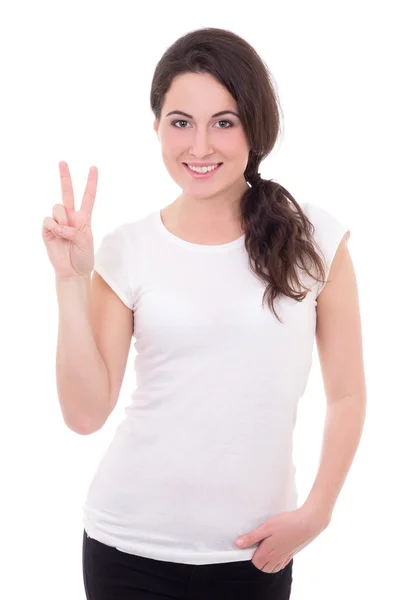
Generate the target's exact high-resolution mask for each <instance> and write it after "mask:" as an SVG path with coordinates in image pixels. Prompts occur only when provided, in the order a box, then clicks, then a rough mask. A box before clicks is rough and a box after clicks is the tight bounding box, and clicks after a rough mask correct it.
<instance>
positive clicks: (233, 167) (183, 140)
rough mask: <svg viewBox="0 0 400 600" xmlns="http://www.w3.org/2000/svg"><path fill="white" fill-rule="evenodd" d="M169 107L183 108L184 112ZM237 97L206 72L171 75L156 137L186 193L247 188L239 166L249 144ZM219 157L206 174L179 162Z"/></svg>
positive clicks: (244, 161)
mask: <svg viewBox="0 0 400 600" xmlns="http://www.w3.org/2000/svg"><path fill="white" fill-rule="evenodd" d="M172 111H184V112H185V113H186V114H187V115H190V116H185V115H182V114H177V113H176V112H174V113H173V114H169V113H172ZM221 111H233V112H234V113H238V106H237V103H236V101H235V100H234V99H233V97H232V96H231V95H230V93H229V92H228V91H227V89H226V88H225V87H224V86H223V85H221V84H220V83H219V82H218V81H216V80H215V79H214V78H213V77H212V76H211V75H209V74H208V73H183V74H181V75H178V76H176V77H175V78H174V80H173V82H172V84H171V86H170V89H169V90H168V92H167V94H166V95H165V100H164V106H163V107H162V112H161V117H160V121H159V122H158V121H157V120H156V121H155V122H154V130H155V131H156V132H157V134H158V138H159V140H160V143H161V152H162V157H163V161H164V164H165V166H166V168H167V170H168V172H169V174H170V175H171V177H172V179H173V180H174V181H175V182H176V183H177V185H178V186H179V187H180V188H181V189H182V190H183V195H184V196H188V197H208V196H214V195H218V194H219V193H221V192H226V191H227V190H228V189H229V191H230V192H231V191H233V190H242V191H243V189H247V187H248V186H247V182H246V180H245V178H244V175H243V173H244V171H245V169H246V166H247V162H248V156H249V151H250V148H249V146H248V142H247V139H246V135H245V132H244V129H243V126H242V123H241V120H240V117H239V116H238V114H236V115H235V114H230V113H227V114H221V115H218V116H214V117H213V115H215V113H219V112H221ZM203 162H210V163H221V162H222V163H223V165H222V166H221V167H219V169H218V170H217V172H216V173H214V175H213V176H212V177H210V178H208V179H196V178H194V177H193V176H192V175H191V174H190V172H188V170H187V167H186V166H185V165H184V164H183V163H188V164H192V163H203Z"/></svg>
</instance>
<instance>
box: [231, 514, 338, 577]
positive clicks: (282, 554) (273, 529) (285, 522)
mask: <svg viewBox="0 0 400 600" xmlns="http://www.w3.org/2000/svg"><path fill="white" fill-rule="evenodd" d="M328 524H329V523H328V519H326V518H324V517H322V518H321V516H319V515H318V514H317V513H316V512H315V513H314V512H312V511H310V510H306V509H305V508H304V507H300V508H298V509H296V510H293V511H288V512H282V513H279V514H278V515H275V516H274V517H272V518H271V519H268V521H265V523H262V525H260V526H259V527H257V529H254V530H253V531H251V532H250V533H247V534H245V535H243V536H240V537H241V538H244V544H243V545H239V544H238V543H237V542H238V540H236V544H237V545H238V547H239V548H242V549H243V548H248V547H249V546H253V545H254V544H257V543H258V542H261V543H260V544H259V546H258V548H257V550H256V551H255V552H254V554H253V556H252V562H253V564H254V566H255V567H257V568H258V569H260V571H264V572H265V573H276V572H277V571H280V570H281V569H283V568H284V567H286V565H287V564H288V563H289V562H290V561H291V560H292V558H293V556H294V555H295V554H297V552H300V550H302V549H303V548H305V547H306V546H308V544H310V543H311V542H312V541H313V540H314V539H315V538H316V537H318V535H319V534H320V533H322V531H324V529H326V527H327V526H328ZM238 539H239V538H238Z"/></svg>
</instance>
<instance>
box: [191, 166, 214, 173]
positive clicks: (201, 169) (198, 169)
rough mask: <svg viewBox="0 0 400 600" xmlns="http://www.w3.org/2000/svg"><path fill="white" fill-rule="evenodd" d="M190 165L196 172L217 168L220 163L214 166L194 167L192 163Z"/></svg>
mask: <svg viewBox="0 0 400 600" xmlns="http://www.w3.org/2000/svg"><path fill="white" fill-rule="evenodd" d="M188 167H189V169H191V170H192V171H195V172H196V173H207V172H208V171H213V170H214V169H216V168H217V167H218V165H214V166H212V167H192V166H191V165H188Z"/></svg>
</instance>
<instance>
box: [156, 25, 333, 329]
mask: <svg viewBox="0 0 400 600" xmlns="http://www.w3.org/2000/svg"><path fill="white" fill-rule="evenodd" d="M182 73H209V74H211V75H212V76H213V77H214V78H215V79H216V80H217V81H219V82H220V83H221V84H222V85H223V86H225V88H226V89H227V90H228V92H229V93H230V94H231V96H232V97H233V98H234V99H235V101H236V102H237V105H238V108H239V115H240V118H241V122H242V125H243V127H244V130H245V134H246V136H247V139H248V142H249V147H250V148H251V149H250V152H249V158H248V163H247V166H246V169H245V172H244V177H245V179H246V181H248V182H249V183H250V184H251V187H249V189H248V190H247V191H246V192H245V193H244V194H243V196H242V198H241V199H240V214H241V226H242V230H243V232H244V234H245V247H246V250H247V252H248V255H249V264H250V268H251V270H252V271H253V273H254V274H255V275H257V276H258V277H259V278H260V279H261V280H262V281H264V282H265V283H266V284H267V287H266V290H265V292H264V295H263V299H262V303H263V304H264V302H265V300H266V299H267V302H268V306H269V308H270V309H271V310H272V311H273V313H274V315H275V316H276V318H277V319H278V320H279V321H280V322H282V321H281V320H280V319H279V317H278V315H277V313H276V311H275V308H274V299H275V298H276V297H277V296H278V294H282V295H285V296H288V297H289V298H293V299H294V300H297V301H299V302H301V301H302V300H304V298H305V297H306V295H307V293H308V292H309V291H311V290H310V288H308V287H304V286H302V287H303V291H301V290H296V289H294V288H293V287H291V284H292V282H293V281H294V282H295V284H296V286H301V282H300V279H299V277H298V273H297V272H296V266H301V268H302V269H304V270H305V271H306V272H307V274H308V275H309V276H310V277H313V279H315V280H316V281H321V279H320V277H321V278H322V281H323V282H325V280H324V277H325V269H324V264H323V262H322V260H321V257H320V256H319V254H318V252H317V251H316V250H315V249H314V244H315V245H316V246H317V247H318V248H319V246H318V245H317V244H316V242H315V240H314V238H313V237H312V236H313V233H314V226H313V224H312V223H311V221H309V219H308V218H307V216H306V215H305V214H304V212H303V211H302V209H301V207H300V205H299V204H298V203H297V202H296V200H295V199H294V198H293V196H292V195H291V194H290V193H289V192H288V191H287V190H286V189H285V188H284V187H283V186H282V185H280V184H279V183H277V182H275V181H273V180H271V179H270V180H265V179H261V181H258V182H257V177H256V176H257V173H258V168H259V165H260V163H261V161H262V160H263V159H264V158H265V157H267V156H268V155H269V153H270V152H271V150H272V149H273V147H274V146H275V143H276V141H277V138H278V134H279V132H280V124H281V121H280V104H279V98H278V94H277V92H276V90H275V87H274V85H273V78H272V76H271V74H270V71H269V69H268V67H267V66H266V65H265V63H264V61H263V60H262V59H261V58H260V56H259V55H258V54H257V53H256V51H255V50H254V48H252V46H250V45H249V44H248V43H247V42H246V41H245V40H244V39H242V38H241V37H239V36H238V35H236V34H235V33H233V32H231V31H229V30H226V29H218V28H214V27H206V28H203V29H197V30H195V31H190V32H189V33H187V34H186V35H184V36H182V37H180V38H179V39H178V40H177V41H176V42H174V43H173V44H172V45H171V46H170V47H169V48H168V49H167V50H166V52H165V53H164V54H163V56H162V57H161V59H160V60H159V62H158V63H157V66H156V69H155V72H154V76H153V80H152V85H151V92H150V105H151V109H152V111H153V113H154V115H155V118H156V119H157V120H159V119H160V117H161V111H162V107H163V103H164V99H165V94H166V93H167V92H168V90H169V87H170V86H171V83H172V80H173V79H174V77H175V76H176V75H179V74H182ZM252 182H253V183H252ZM319 250H320V248H319ZM310 265H311V266H314V267H315V268H316V270H317V272H318V275H319V276H320V277H318V276H314V275H313V274H312V273H311V272H310V270H309V268H308V267H309V266H310Z"/></svg>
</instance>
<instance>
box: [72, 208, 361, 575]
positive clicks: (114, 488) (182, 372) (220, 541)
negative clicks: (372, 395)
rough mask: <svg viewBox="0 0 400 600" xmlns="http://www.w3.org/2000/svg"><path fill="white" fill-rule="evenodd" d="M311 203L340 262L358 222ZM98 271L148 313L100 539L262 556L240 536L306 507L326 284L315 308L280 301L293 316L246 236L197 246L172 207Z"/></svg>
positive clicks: (95, 504)
mask: <svg viewBox="0 0 400 600" xmlns="http://www.w3.org/2000/svg"><path fill="white" fill-rule="evenodd" d="M301 206H302V208H303V210H304V211H305V213H306V215H307V216H308V218H309V219H310V221H311V222H312V223H313V225H314V227H315V233H314V237H315V241H316V242H317V243H318V245H319V248H320V249H321V250H322V252H323V256H324V258H325V260H326V264H327V267H328V270H329V268H330V265H331V263H332V260H333V257H334V255H335V253H336V249H337V247H338V245H339V243H340V241H341V240H342V238H343V236H344V235H345V233H346V232H350V230H349V229H348V228H347V227H346V226H345V225H343V224H342V223H340V222H339V221H338V220H337V219H336V217H334V216H333V215H332V214H331V213H329V212H328V211H327V210H325V209H323V208H322V207H319V206H317V205H315V204H312V203H303V204H301ZM95 270H96V271H97V272H98V273H99V274H100V275H101V276H102V277H103V278H104V279H105V281H106V282H107V283H108V284H109V285H110V286H111V288H112V289H113V290H114V291H115V293H116V294H117V295H118V296H119V297H120V298H121V300H122V301H123V302H124V303H125V304H126V306H128V307H129V308H131V309H132V310H133V311H134V334H133V337H134V348H135V351H136V355H135V362H134V368H135V376H136V387H135V389H134V390H133V392H132V394H131V403H130V404H129V405H128V406H127V407H126V408H125V413H126V417H125V419H124V420H123V421H122V422H121V423H120V424H119V426H118V428H117V430H116V432H115V435H114V438H113V440H112V442H111V444H110V446H109V447H108V449H107V451H106V452H105V454H104V456H103V457H102V459H101V461H100V462H99V465H98V468H97V470H96V472H95V474H94V477H93V479H92V481H91V484H90V487H89V490H88V494H87V498H86V502H85V504H84V507H83V514H84V519H83V521H84V527H85V529H86V532H87V534H88V535H89V537H91V538H94V539H96V540H98V541H100V542H102V543H103V544H106V545H109V546H112V547H115V548H118V549H119V550H121V551H123V552H127V553H131V554H136V555H140V556H143V557H148V558H153V559H158V560H165V561H172V562H180V563H188V564H198V565H200V564H209V563H221V562H231V561H242V560H250V559H251V557H252V556H253V553H254V550H255V548H254V547H251V548H247V549H243V550H242V549H240V548H238V547H237V546H236V544H235V540H236V538H237V537H238V536H239V535H240V534H243V533H246V532H249V531H252V530H253V529H255V528H256V527H258V526H259V525H261V524H262V523H263V522H265V521H266V520H267V519H269V518H271V517H272V516H274V515H275V514H277V513H280V512H283V511H290V510H295V509H296V508H297V507H298V504H297V500H298V497H297V489H296V481H295V470H296V469H295V465H294V464H293V460H292V450H293V431H294V427H295V423H296V413H297V405H298V401H299V399H300V398H301V396H302V395H303V393H304V391H305V388H306V384H307V379H308V375H309V372H310V368H311V361H312V351H313V345H314V337H315V326H316V305H317V296H318V294H319V293H320V291H321V284H320V283H319V282H315V280H313V279H311V278H310V279H307V280H306V279H304V281H307V282H308V283H307V284H308V285H309V286H312V287H311V291H310V292H309V293H308V294H307V296H306V298H305V299H304V301H303V302H296V301H295V300H293V299H290V298H287V297H284V298H280V299H276V300H275V307H276V310H277V312H278V315H279V316H280V318H281V319H282V320H283V323H279V321H278V320H277V319H276V317H275V316H274V315H273V313H272V312H271V311H270V310H269V309H268V307H266V306H265V305H264V307H262V296H263V293H264V290H265V285H266V284H265V283H264V282H262V281H261V280H259V279H258V278H257V277H256V276H255V275H254V274H253V272H252V271H251V270H250V268H249V265H248V256H247V252H246V250H245V247H244V235H243V236H241V237H240V238H238V239H236V240H234V241H232V242H230V243H227V244H222V245H214V246H210V245H200V244H193V243H191V242H187V241H185V240H182V239H181V238H178V237H176V236H175V235H174V234H172V233H171V232H170V231H169V230H167V229H166V227H165V226H164V224H163V222H162V220H161V216H160V211H159V210H156V211H154V212H152V213H150V214H148V215H147V216H146V217H144V218H141V219H138V220H136V221H134V222H130V223H124V224H123V225H120V226H118V227H116V228H115V229H114V230H113V231H111V232H110V233H109V234H107V235H106V236H105V237H104V238H103V240H102V242H101V245H100V247H99V249H98V251H97V252H96V254H95ZM328 270H327V273H328Z"/></svg>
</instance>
